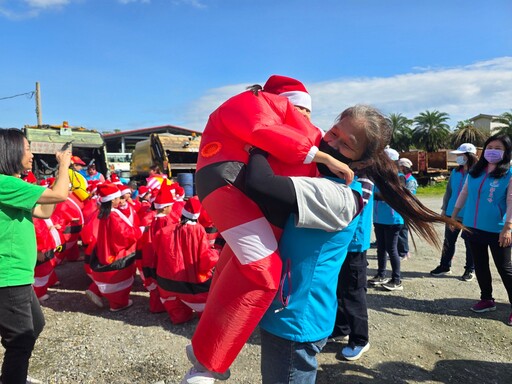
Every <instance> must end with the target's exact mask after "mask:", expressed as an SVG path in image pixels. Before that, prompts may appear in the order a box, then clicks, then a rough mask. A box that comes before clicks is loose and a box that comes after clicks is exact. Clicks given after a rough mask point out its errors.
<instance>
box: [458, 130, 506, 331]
mask: <svg viewBox="0 0 512 384" xmlns="http://www.w3.org/2000/svg"><path fill="white" fill-rule="evenodd" d="M511 151H512V141H511V140H510V137H509V136H508V135H506V134H496V135H493V136H491V137H489V138H488V139H487V141H486V142H485V144H484V148H483V156H482V157H480V159H479V160H478V161H477V163H476V164H475V165H474V166H473V168H471V169H470V170H469V175H468V177H467V179H466V182H465V183H464V186H463V187H462V191H461V193H460V195H459V197H458V199H457V201H456V202H455V208H454V209H453V212H452V218H453V219H456V218H457V217H458V216H459V212H460V210H461V209H462V208H464V209H465V210H464V217H463V220H462V224H464V226H466V227H467V228H468V229H469V230H468V231H464V233H463V234H462V238H463V239H465V240H467V244H468V245H469V248H470V249H471V254H472V255H473V259H474V262H475V273H476V279H477V281H478V285H479V287H480V301H478V302H477V303H476V304H475V305H473V306H472V307H471V310H472V311H473V312H477V313H481V312H489V311H495V310H496V303H495V301H494V298H493V295H492V276H491V271H490V267H489V249H490V250H491V254H492V258H493V260H494V264H495V265H496V269H497V270H498V273H499V274H500V276H501V280H502V281H503V285H504V286H505V289H506V291H507V294H508V299H509V303H510V305H511V306H512V260H511V248H510V247H511V245H512V234H511V230H512V186H511V185H512V171H511V170H510V160H511ZM507 324H508V325H512V313H510V315H509V317H508V319H507Z"/></svg>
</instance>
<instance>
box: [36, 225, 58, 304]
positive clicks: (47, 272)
mask: <svg viewBox="0 0 512 384" xmlns="http://www.w3.org/2000/svg"><path fill="white" fill-rule="evenodd" d="M33 222H34V228H35V231H36V241H37V253H38V255H39V254H43V256H44V260H39V257H38V260H37V263H36V267H35V270H34V285H33V286H34V291H35V293H36V295H37V297H38V298H42V297H44V296H45V295H46V293H47V291H48V288H49V287H51V286H52V285H54V284H55V283H56V282H57V281H58V279H57V275H56V274H55V266H56V265H57V260H56V258H55V249H56V248H57V247H58V246H60V244H61V236H60V234H59V232H58V231H57V229H56V228H55V227H54V224H53V222H52V220H51V219H38V218H34V219H33Z"/></svg>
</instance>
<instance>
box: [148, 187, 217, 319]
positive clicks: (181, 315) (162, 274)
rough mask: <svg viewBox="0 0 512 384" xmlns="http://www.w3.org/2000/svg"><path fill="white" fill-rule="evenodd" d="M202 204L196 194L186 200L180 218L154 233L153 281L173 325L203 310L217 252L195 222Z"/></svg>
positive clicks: (201, 228) (202, 229)
mask: <svg viewBox="0 0 512 384" xmlns="http://www.w3.org/2000/svg"><path fill="white" fill-rule="evenodd" d="M200 212H201V203H200V202H199V199H198V198H197V196H194V197H191V198H190V199H188V200H187V201H186V203H185V206H184V208H183V211H182V220H181V222H180V223H179V224H174V225H169V226H166V227H164V228H162V229H161V230H159V231H158V232H156V235H155V236H154V245H155V251H156V255H157V263H156V265H157V266H156V280H157V284H158V290H159V292H160V297H161V300H162V303H163V304H164V306H165V309H166V310H167V313H168V314H169V317H170V319H171V321H172V323H173V324H180V323H184V322H187V321H189V320H190V319H192V317H193V315H194V312H196V313H198V314H201V313H202V312H203V310H204V306H205V303H206V299H207V297H208V291H209V288H210V284H211V278H212V273H213V267H214V266H215V265H216V264H217V260H218V257H219V256H218V253H217V252H215V251H214V250H213V249H212V248H211V247H210V245H209V243H208V239H207V237H206V232H205V230H204V228H203V227H202V226H201V225H200V224H198V223H197V219H198V218H199V215H200Z"/></svg>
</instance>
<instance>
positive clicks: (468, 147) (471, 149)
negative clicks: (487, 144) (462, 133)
mask: <svg viewBox="0 0 512 384" xmlns="http://www.w3.org/2000/svg"><path fill="white" fill-rule="evenodd" d="M450 153H454V154H456V155H460V154H463V153H472V154H474V155H476V147H475V146H474V145H473V144H471V143H463V144H461V145H460V146H459V148H457V149H456V150H455V151H451V152H450Z"/></svg>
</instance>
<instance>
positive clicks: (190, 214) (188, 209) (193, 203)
mask: <svg viewBox="0 0 512 384" xmlns="http://www.w3.org/2000/svg"><path fill="white" fill-rule="evenodd" d="M181 214H182V216H185V217H186V218H187V219H192V220H197V219H198V218H199V216H200V215H201V202H200V201H199V198H198V197H197V196H192V197H191V198H190V199H188V200H187V201H186V202H185V205H184V206H183V210H182V211H181Z"/></svg>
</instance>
